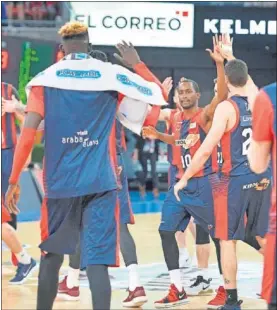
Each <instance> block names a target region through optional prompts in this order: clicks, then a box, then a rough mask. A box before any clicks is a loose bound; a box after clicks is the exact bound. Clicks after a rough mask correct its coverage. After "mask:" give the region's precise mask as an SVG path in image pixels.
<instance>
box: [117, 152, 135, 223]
mask: <svg viewBox="0 0 277 310" xmlns="http://www.w3.org/2000/svg"><path fill="white" fill-rule="evenodd" d="M117 164H118V166H121V167H122V171H121V174H120V183H121V186H122V188H121V189H120V190H119V191H118V200H119V206H120V223H122V224H134V223H135V219H134V215H133V211H132V206H131V202H130V196H129V188H128V178H127V174H126V167H125V164H124V160H123V157H122V154H118V155H117Z"/></svg>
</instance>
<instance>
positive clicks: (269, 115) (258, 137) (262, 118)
mask: <svg viewBox="0 0 277 310" xmlns="http://www.w3.org/2000/svg"><path fill="white" fill-rule="evenodd" d="M272 122H273V108H272V104H271V102H270V98H269V97H268V95H267V94H266V93H265V92H264V91H263V90H261V91H260V92H259V94H258V95H257V97H256V100H255V102H254V108H253V115H252V130H253V135H252V136H253V139H254V140H255V141H271V139H272V134H273V132H272Z"/></svg>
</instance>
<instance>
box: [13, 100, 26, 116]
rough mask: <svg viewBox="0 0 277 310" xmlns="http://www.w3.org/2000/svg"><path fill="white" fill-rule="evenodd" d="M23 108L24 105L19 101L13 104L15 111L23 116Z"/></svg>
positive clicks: (24, 107)
mask: <svg viewBox="0 0 277 310" xmlns="http://www.w3.org/2000/svg"><path fill="white" fill-rule="evenodd" d="M25 109H26V106H25V105H24V104H23V103H21V102H20V101H19V102H18V103H17V104H16V106H15V113H17V114H20V115H22V116H23V117H24V116H25Z"/></svg>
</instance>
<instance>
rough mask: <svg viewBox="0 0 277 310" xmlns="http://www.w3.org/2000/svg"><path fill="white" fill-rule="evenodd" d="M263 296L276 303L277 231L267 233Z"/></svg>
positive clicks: (268, 302) (269, 302)
mask: <svg viewBox="0 0 277 310" xmlns="http://www.w3.org/2000/svg"><path fill="white" fill-rule="evenodd" d="M262 298H263V299H265V300H266V301H267V304H272V305H274V304H275V305H276V233H275V234H274V233H268V234H267V235H266V247H265V254H264V272H263V282H262Z"/></svg>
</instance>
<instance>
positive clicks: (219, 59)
mask: <svg viewBox="0 0 277 310" xmlns="http://www.w3.org/2000/svg"><path fill="white" fill-rule="evenodd" d="M206 51H207V52H208V53H209V54H210V56H211V58H212V59H213V60H214V61H215V62H216V63H223V62H224V57H223V56H222V55H221V53H220V39H219V37H218V35H217V34H216V35H215V36H213V51H212V50H210V49H208V48H207V49H206Z"/></svg>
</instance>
